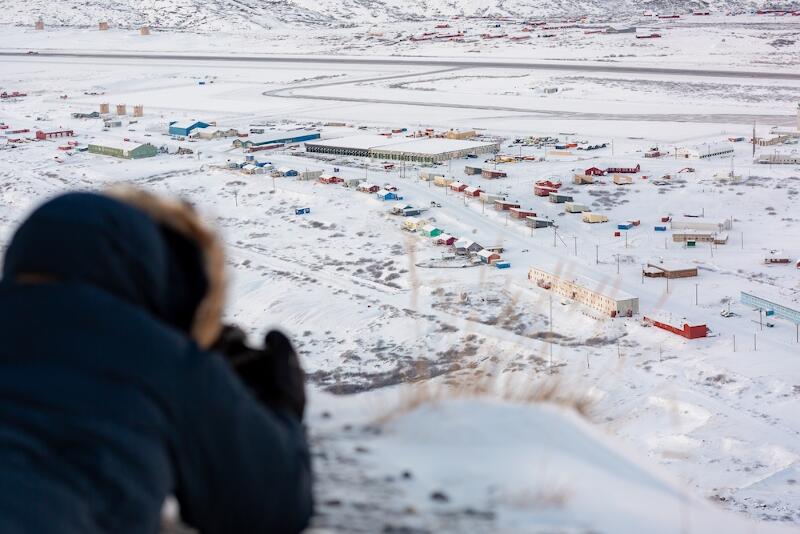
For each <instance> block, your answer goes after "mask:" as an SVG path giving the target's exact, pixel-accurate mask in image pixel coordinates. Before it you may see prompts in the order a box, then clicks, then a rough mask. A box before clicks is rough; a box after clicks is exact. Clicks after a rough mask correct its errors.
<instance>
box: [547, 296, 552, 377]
mask: <svg viewBox="0 0 800 534" xmlns="http://www.w3.org/2000/svg"><path fill="white" fill-rule="evenodd" d="M549 297H550V321H549V323H550V336H548V337H549V339H548V340H549V341H550V374H552V373H553V294H552V293H550V295H549Z"/></svg>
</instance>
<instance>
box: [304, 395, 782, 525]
mask: <svg viewBox="0 0 800 534" xmlns="http://www.w3.org/2000/svg"><path fill="white" fill-rule="evenodd" d="M312 400H313V403H314V404H315V405H316V404H317V403H320V404H325V405H326V406H327V409H328V410H329V412H328V413H329V415H328V418H327V419H317V418H316V417H314V419H315V420H314V421H313V423H312V424H313V426H314V427H315V430H313V431H312V437H313V439H315V441H316V442H317V445H321V446H323V447H324V448H325V450H326V452H327V454H326V455H324V456H323V455H320V457H319V458H318V459H317V461H318V468H319V470H320V471H321V472H322V473H325V475H326V476H323V477H321V480H320V482H319V487H318V495H319V497H320V499H319V508H320V510H319V512H320V513H319V515H318V517H317V518H316V519H315V524H316V525H317V526H318V527H320V531H321V532H327V531H328V530H327V528H331V529H332V530H336V529H337V528H338V527H341V526H342V525H347V530H348V531H350V532H369V531H372V532H375V531H377V530H378V529H380V528H381V527H382V528H383V531H384V532H438V531H447V532H509V533H510V532H514V533H545V532H570V533H584V532H586V533H588V532H596V533H601V532H608V533H612V532H613V533H617V534H620V533H632V534H638V533H642V532H648V533H653V534H655V533H664V534H672V533H676V532H728V533H745V532H755V531H756V528H757V529H758V532H761V533H768V532H774V533H780V532H789V531H790V530H791V527H789V526H787V525H777V524H772V525H769V524H765V523H761V524H758V525H757V526H756V524H754V523H753V522H752V521H750V520H748V519H746V518H744V517H741V516H737V515H734V514H731V513H729V512H724V511H722V510H721V509H719V508H717V507H716V506H714V505H712V504H710V503H709V502H707V501H703V500H700V499H698V498H697V497H694V496H692V495H690V494H689V493H687V491H686V490H685V489H684V488H683V487H682V486H681V485H680V484H678V483H676V482H673V481H671V480H670V479H669V478H668V477H666V476H665V475H662V474H661V473H659V472H658V470H657V469H653V468H652V467H649V466H647V465H645V464H644V463H642V462H640V461H639V460H638V459H637V458H636V456H637V454H636V453H634V452H633V451H631V450H626V448H625V447H624V446H621V445H620V444H619V443H616V442H614V441H613V440H611V439H609V438H608V437H607V436H605V435H603V434H602V433H601V432H599V431H598V430H597V429H595V428H594V427H592V426H591V425H589V424H587V422H586V421H585V420H583V419H581V418H580V417H578V416H577V415H576V414H575V413H574V412H573V411H571V410H569V409H566V408H561V407H558V406H554V405H550V404H546V403H545V404H535V405H515V404H509V403H506V402H502V401H497V400H492V399H489V398H483V399H481V398H475V399H450V400H446V401H440V402H438V403H435V404H426V405H423V406H421V407H419V408H417V409H416V410H413V411H411V412H410V413H406V414H403V415H400V416H399V417H397V418H393V419H391V420H390V421H389V422H388V423H382V424H381V423H370V422H367V423H366V424H363V423H362V425H363V426H359V425H357V424H356V425H353V426H354V427H355V428H356V429H354V430H353V431H352V432H350V433H345V434H343V433H342V432H341V430H340V429H341V425H342V423H343V422H344V420H346V421H347V422H351V423H352V422H354V421H353V417H354V413H355V414H358V413H363V412H362V410H359V409H358V408H356V406H360V405H361V404H362V403H359V402H358V401H357V400H355V399H354V398H352V397H351V398H327V397H326V398H320V397H317V396H315V397H313V398H312ZM315 412H316V410H315ZM315 416H316V414H315ZM357 418H358V416H357V415H356V419H357ZM365 473H369V475H368V476H367V477H366V478H364V477H363V475H364V474H365ZM359 474H360V475H361V476H358V475H359ZM415 529H420V530H415Z"/></svg>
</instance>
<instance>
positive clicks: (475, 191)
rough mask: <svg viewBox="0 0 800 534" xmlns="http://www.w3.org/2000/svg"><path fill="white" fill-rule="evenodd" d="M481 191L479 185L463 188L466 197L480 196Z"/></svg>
mask: <svg viewBox="0 0 800 534" xmlns="http://www.w3.org/2000/svg"><path fill="white" fill-rule="evenodd" d="M482 192H483V191H481V188H480V187H466V188H464V195H465V196H468V197H479V196H481V193H482Z"/></svg>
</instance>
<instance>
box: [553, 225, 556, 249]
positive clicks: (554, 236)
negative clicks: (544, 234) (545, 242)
mask: <svg viewBox="0 0 800 534" xmlns="http://www.w3.org/2000/svg"><path fill="white" fill-rule="evenodd" d="M555 246H556V227H555V225H554V226H553V248H555Z"/></svg>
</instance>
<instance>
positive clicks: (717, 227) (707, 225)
mask: <svg viewBox="0 0 800 534" xmlns="http://www.w3.org/2000/svg"><path fill="white" fill-rule="evenodd" d="M670 229H672V230H704V231H707V232H722V231H725V230H730V229H731V221H730V219H725V220H723V221H713V220H711V219H704V218H703V217H673V218H672V220H671V221H670Z"/></svg>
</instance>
